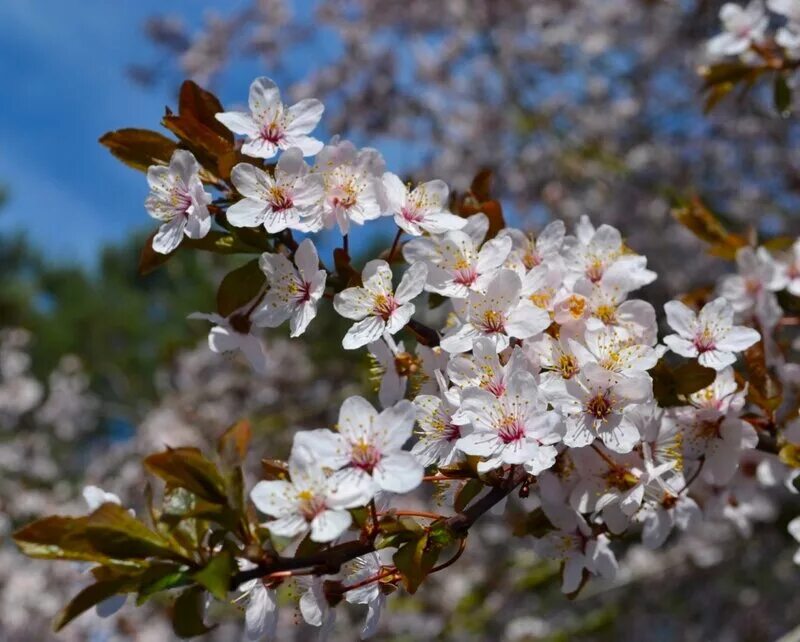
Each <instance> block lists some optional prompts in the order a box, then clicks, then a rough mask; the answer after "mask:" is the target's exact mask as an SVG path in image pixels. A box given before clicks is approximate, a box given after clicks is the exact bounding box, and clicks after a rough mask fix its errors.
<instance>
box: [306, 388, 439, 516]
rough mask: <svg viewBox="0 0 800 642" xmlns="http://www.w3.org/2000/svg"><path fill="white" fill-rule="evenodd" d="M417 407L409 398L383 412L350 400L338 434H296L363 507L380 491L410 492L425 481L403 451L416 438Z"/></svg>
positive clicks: (344, 405)
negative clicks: (355, 493)
mask: <svg viewBox="0 0 800 642" xmlns="http://www.w3.org/2000/svg"><path fill="white" fill-rule="evenodd" d="M415 414H416V413H415V410H414V405H413V404H412V403H411V402H410V401H407V400H403V401H400V402H398V403H396V404H395V405H394V406H392V407H390V408H387V409H385V410H383V411H382V412H381V413H378V412H377V411H376V410H375V408H374V407H373V406H372V404H370V403H369V402H368V401H367V400H366V399H364V398H363V397H348V398H347V399H345V401H344V403H342V407H341V409H340V410H339V421H338V423H337V428H338V431H337V432H333V431H331V430H328V429H325V428H322V429H318V430H307V431H303V432H300V433H298V434H297V435H296V437H295V440H296V442H295V443H296V444H300V445H303V446H305V447H306V448H307V449H308V451H309V452H311V453H312V454H313V456H314V457H315V459H316V460H317V461H318V462H319V463H320V464H321V465H323V466H326V467H329V468H331V469H333V470H335V471H337V472H336V473H334V475H333V477H332V479H333V480H336V481H338V482H339V483H340V484H341V486H342V488H343V489H345V490H346V491H347V492H350V490H351V489H353V490H354V491H355V492H357V493H358V494H359V498H360V502H361V504H362V505H363V504H366V503H367V502H368V501H370V500H371V499H372V498H373V497H374V496H375V494H376V493H377V492H378V491H381V490H383V491H386V492H390V493H407V492H409V491H411V490H413V489H414V488H416V487H417V486H419V484H420V483H421V482H422V475H423V472H424V471H423V467H422V465H421V464H420V463H419V462H417V460H416V458H415V457H414V456H413V455H412V454H411V453H410V452H407V451H405V450H403V445H404V444H405V443H406V442H407V441H408V440H409V438H410V437H411V433H412V430H413V428H414V418H415Z"/></svg>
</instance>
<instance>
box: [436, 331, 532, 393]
mask: <svg viewBox="0 0 800 642" xmlns="http://www.w3.org/2000/svg"><path fill="white" fill-rule="evenodd" d="M527 366H528V363H527V360H526V358H525V355H524V353H523V351H522V350H521V349H520V348H519V346H515V347H514V349H513V350H512V351H511V356H510V357H508V360H507V361H506V362H505V364H503V363H501V362H500V355H498V354H497V350H496V348H495V345H494V343H493V342H492V341H491V340H490V339H487V338H486V337H481V338H479V339H476V340H475V343H474V344H473V346H472V354H471V355H470V354H457V355H453V356H452V357H451V358H450V363H448V364H447V375H448V377H450V381H452V382H453V383H454V384H455V385H456V386H458V387H459V388H483V389H484V390H487V391H489V392H491V393H492V394H493V395H494V396H495V397H502V396H503V394H504V393H505V391H506V387H507V385H508V379H509V377H511V375H512V374H514V373H515V372H517V371H518V370H525V369H526V368H527Z"/></svg>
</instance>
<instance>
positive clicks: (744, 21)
mask: <svg viewBox="0 0 800 642" xmlns="http://www.w3.org/2000/svg"><path fill="white" fill-rule="evenodd" d="M719 19H720V20H721V21H722V28H723V32H722V33H721V34H719V35H717V36H715V37H714V38H712V39H711V40H709V42H708V45H707V51H708V53H709V55H710V56H712V57H714V58H720V57H724V56H738V55H740V54H743V53H745V52H746V51H747V50H748V49H749V48H750V46H751V45H752V44H754V43H758V42H761V41H762V40H763V39H764V33H765V32H766V29H767V26H768V24H769V18H768V17H767V14H766V13H765V12H764V4H763V2H762V1H761V0H750V2H749V4H747V6H746V7H742V6H740V5H738V4H734V3H732V2H728V3H725V4H724V5H722V8H721V9H720V10H719Z"/></svg>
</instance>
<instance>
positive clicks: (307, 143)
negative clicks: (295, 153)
mask: <svg viewBox="0 0 800 642" xmlns="http://www.w3.org/2000/svg"><path fill="white" fill-rule="evenodd" d="M282 143H283V145H284V146H287V147H288V146H291V147H297V148H298V149H299V150H300V151H301V152H302V153H303V156H315V155H316V154H318V153H319V152H320V151H321V150H322V148H323V147H325V143H323V142H322V141H321V140H317V139H316V138H312V137H311V136H305V135H300V136H297V135H295V134H293V133H292V132H291V131H289V132H287V134H286V136H285V137H284V140H283V141H282Z"/></svg>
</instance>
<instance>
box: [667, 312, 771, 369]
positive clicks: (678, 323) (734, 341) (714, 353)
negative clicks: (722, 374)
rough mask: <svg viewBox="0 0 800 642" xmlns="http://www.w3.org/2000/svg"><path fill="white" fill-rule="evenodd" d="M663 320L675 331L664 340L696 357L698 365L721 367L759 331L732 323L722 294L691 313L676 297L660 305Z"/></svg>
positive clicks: (674, 350)
mask: <svg viewBox="0 0 800 642" xmlns="http://www.w3.org/2000/svg"><path fill="white" fill-rule="evenodd" d="M664 311H665V312H666V314H667V323H669V325H670V327H671V328H672V329H673V330H675V331H676V333H677V334H670V335H669V336H666V337H664V343H665V344H667V346H668V347H669V348H670V350H672V351H673V352H675V353H677V354H679V355H681V356H682V357H697V360H698V361H699V362H700V365H703V366H706V367H708V368H713V369H714V370H722V369H724V368H725V367H726V366H729V365H731V364H733V363H734V362H735V361H736V355H735V353H736V352H742V351H744V350H746V349H747V348H749V347H750V346H751V345H753V344H754V343H757V342H758V341H759V339H760V338H761V335H760V334H759V333H758V332H757V331H756V330H753V329H752V328H747V327H744V326H739V325H733V307H732V306H731V304H730V303H728V301H727V300H725V299H723V298H721V297H720V298H718V299H714V300H713V301H711V302H710V303H707V304H706V305H704V306H703V308H702V309H701V310H700V312H699V314H695V313H694V312H693V311H692V309H691V308H689V307H688V306H687V305H685V304H683V303H681V302H680V301H670V302H668V303H667V304H665V305H664Z"/></svg>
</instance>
